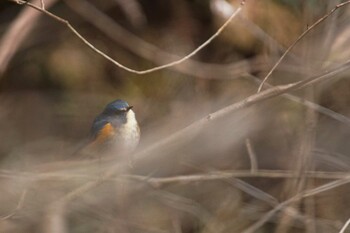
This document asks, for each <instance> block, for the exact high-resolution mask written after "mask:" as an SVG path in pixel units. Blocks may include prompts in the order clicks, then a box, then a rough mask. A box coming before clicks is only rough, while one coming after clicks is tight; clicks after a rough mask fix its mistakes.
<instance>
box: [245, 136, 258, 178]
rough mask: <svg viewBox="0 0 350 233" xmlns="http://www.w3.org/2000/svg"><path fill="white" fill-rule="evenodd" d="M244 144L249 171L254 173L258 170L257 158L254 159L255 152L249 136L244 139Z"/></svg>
mask: <svg viewBox="0 0 350 233" xmlns="http://www.w3.org/2000/svg"><path fill="white" fill-rule="evenodd" d="M245 145H246V147H247V152H248V155H249V160H250V171H251V172H252V173H255V172H256V171H257V170H258V160H257V159H256V154H255V151H254V149H253V146H252V143H251V141H250V139H249V138H247V139H246V140H245Z"/></svg>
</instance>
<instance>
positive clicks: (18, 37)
mask: <svg viewBox="0 0 350 233" xmlns="http://www.w3.org/2000/svg"><path fill="white" fill-rule="evenodd" d="M56 2H57V0H46V7H47V8H49V7H51V6H52V5H54V4H55V3H56ZM33 3H38V4H39V3H40V1H39V0H36V1H33ZM41 16H43V14H41V13H40V12H38V11H33V10H32V9H30V8H26V9H23V11H22V12H21V13H20V14H19V15H18V16H17V17H16V19H15V20H14V21H13V22H12V23H11V25H10V27H9V28H8V29H7V30H6V32H4V33H3V35H2V37H1V41H0V78H1V74H2V73H4V72H5V70H6V68H7V66H8V64H9V62H10V61H11V59H12V58H13V56H14V55H15V53H16V52H17V51H18V49H19V48H20V46H21V45H22V43H23V42H24V41H25V40H26V38H27V37H28V35H29V34H30V32H31V31H32V30H33V28H34V26H35V24H36V21H37V20H38V19H39V18H40V17H41ZM28 22H30V23H28Z"/></svg>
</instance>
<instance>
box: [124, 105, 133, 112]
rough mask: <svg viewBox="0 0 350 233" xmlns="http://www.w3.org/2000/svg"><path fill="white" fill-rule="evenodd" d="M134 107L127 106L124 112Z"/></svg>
mask: <svg viewBox="0 0 350 233" xmlns="http://www.w3.org/2000/svg"><path fill="white" fill-rule="evenodd" d="M133 107H134V106H129V107H127V108H126V111H127V112H128V111H129V110H130V109H132V108H133Z"/></svg>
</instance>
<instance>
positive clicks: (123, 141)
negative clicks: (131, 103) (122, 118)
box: [116, 110, 140, 152]
mask: <svg viewBox="0 0 350 233" xmlns="http://www.w3.org/2000/svg"><path fill="white" fill-rule="evenodd" d="M126 118H127V122H126V124H123V125H122V126H121V127H120V129H119V132H118V133H117V139H116V140H118V141H119V143H118V144H119V150H123V151H124V152H131V151H133V150H134V149H135V148H136V147H137V145H138V144H139V141H140V128H139V125H138V123H137V121H136V118H135V113H134V112H133V111H132V110H129V111H128V113H127V115H126ZM120 147H122V148H120Z"/></svg>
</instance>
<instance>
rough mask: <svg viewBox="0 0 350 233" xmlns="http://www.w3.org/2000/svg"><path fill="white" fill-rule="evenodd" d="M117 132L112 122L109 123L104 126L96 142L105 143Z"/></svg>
mask: <svg viewBox="0 0 350 233" xmlns="http://www.w3.org/2000/svg"><path fill="white" fill-rule="evenodd" d="M114 134H115V131H114V128H113V126H112V124H111V123H107V124H105V125H104V126H103V128H102V129H101V130H100V132H99V133H98V134H97V137H96V139H95V141H94V142H93V143H94V144H103V143H104V142H106V141H107V140H109V139H110V138H111V137H113V135H114Z"/></svg>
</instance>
